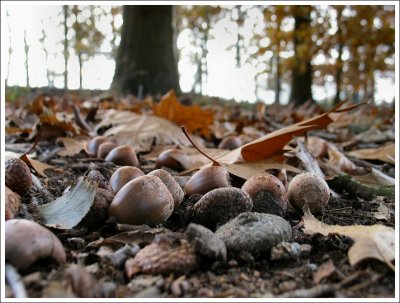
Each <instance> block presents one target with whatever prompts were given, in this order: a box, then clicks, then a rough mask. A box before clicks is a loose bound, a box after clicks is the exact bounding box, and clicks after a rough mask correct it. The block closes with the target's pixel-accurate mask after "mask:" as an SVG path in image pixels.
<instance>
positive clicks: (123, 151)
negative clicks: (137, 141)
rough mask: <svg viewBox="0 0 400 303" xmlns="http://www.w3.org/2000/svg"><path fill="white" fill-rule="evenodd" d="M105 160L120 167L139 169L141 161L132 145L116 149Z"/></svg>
mask: <svg viewBox="0 0 400 303" xmlns="http://www.w3.org/2000/svg"><path fill="white" fill-rule="evenodd" d="M105 160H106V161H109V162H113V163H114V164H116V165H120V166H136V167H139V160H138V158H137V156H136V153H135V150H134V149H133V147H132V146H130V145H121V146H117V147H115V148H114V149H112V150H111V151H110V152H109V153H108V155H107V157H106V158H105Z"/></svg>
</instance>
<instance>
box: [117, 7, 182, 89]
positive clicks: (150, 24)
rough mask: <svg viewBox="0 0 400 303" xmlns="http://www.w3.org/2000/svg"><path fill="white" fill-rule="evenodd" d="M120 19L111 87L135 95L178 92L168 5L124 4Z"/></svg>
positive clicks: (170, 9) (170, 10)
mask: <svg viewBox="0 0 400 303" xmlns="http://www.w3.org/2000/svg"><path fill="white" fill-rule="evenodd" d="M123 20H124V24H123V26H122V35H121V44H120V46H119V50H118V55H117V60H116V68H115V75H114V79H113V83H112V88H113V89H114V90H118V91H120V92H122V93H133V94H135V95H141V94H142V93H143V94H153V95H156V94H164V93H165V92H167V91H168V90H170V89H174V90H175V91H176V92H178V93H180V87H179V77H178V68H177V61H176V58H175V56H174V51H173V45H174V43H175V41H173V37H174V35H173V28H172V6H169V5H163V6H145V5H138V6H124V11H123ZM139 92H140V94H139Z"/></svg>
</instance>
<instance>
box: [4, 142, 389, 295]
mask: <svg viewBox="0 0 400 303" xmlns="http://www.w3.org/2000/svg"><path fill="white" fill-rule="evenodd" d="M16 146H18V145H13V147H12V148H11V145H10V146H9V147H8V149H13V150H15V149H16ZM23 147H24V146H19V148H21V149H23ZM57 148H59V147H58V146H57V144H54V143H52V142H47V143H46V142H41V143H40V144H39V146H38V147H37V148H36V150H37V154H38V160H39V161H42V162H46V163H48V164H51V165H54V166H57V167H59V168H61V170H58V171H54V170H48V171H47V174H48V178H47V180H46V181H45V180H44V179H43V178H39V179H40V180H41V182H43V184H45V185H46V186H45V188H46V189H47V191H48V192H47V193H46V194H44V192H43V191H35V190H31V191H30V192H29V193H28V194H27V195H25V196H24V197H23V199H22V200H23V203H24V205H25V206H28V204H30V203H31V201H32V200H33V198H35V199H34V200H35V201H36V202H37V203H38V204H43V203H46V202H49V201H46V200H48V199H51V198H49V194H50V197H53V198H56V197H59V196H61V195H62V193H63V191H64V189H65V188H67V187H68V186H69V185H70V183H71V181H72V180H76V179H77V178H78V177H80V176H82V175H85V174H87V173H88V172H89V171H90V170H93V169H97V170H99V171H100V172H101V173H102V174H103V175H104V176H105V177H106V178H108V179H109V178H110V176H111V174H112V172H113V171H114V170H115V169H116V168H117V166H115V165H114V164H112V163H107V162H104V161H102V160H99V159H93V158H89V157H88V156H87V155H86V154H85V153H84V152H81V153H80V154H79V155H77V156H74V157H59V156H55V153H54V152H53V151H54V150H55V149H57ZM6 150H7V147H6ZM142 164H143V170H144V171H145V172H146V173H147V172H148V171H150V170H151V169H152V165H153V163H142ZM186 200H187V198H186ZM386 202H387V205H389V206H391V208H392V210H393V213H392V215H391V218H390V220H388V221H382V220H377V219H376V218H375V217H374V215H373V212H375V211H377V208H378V207H379V203H376V202H374V201H366V200H362V199H361V198H359V197H355V198H350V197H346V193H343V195H342V197H341V198H340V199H338V198H333V197H332V198H331V200H330V202H329V204H328V206H327V208H326V209H325V210H324V211H323V212H322V213H321V214H318V215H316V217H317V218H318V219H319V220H321V221H323V222H325V223H327V224H339V225H352V224H361V225H373V224H384V225H387V226H391V227H394V225H395V218H394V203H393V201H386ZM185 203H187V201H186V202H183V204H182V208H183V207H184V205H185ZM30 214H33V215H34V207H32V206H29V207H23V208H22V209H21V211H20V214H19V217H28V218H29V217H30ZM178 214H179V211H178V212H177V214H175V215H174V216H172V217H171V219H170V220H169V221H168V222H167V224H166V227H167V228H168V229H170V230H172V231H174V232H176V231H177V232H183V231H184V229H185V227H186V225H187V222H186V224H185V221H184V220H182V218H180V217H179V215H178ZM286 219H287V220H288V221H289V222H290V224H291V226H292V230H293V241H294V242H297V243H299V244H309V245H311V252H310V253H309V254H307V255H304V256H300V257H297V258H293V259H291V260H278V261H271V260H270V258H269V255H268V254H264V255H258V256H252V255H250V254H246V253H242V254H238V255H231V254H228V258H227V261H226V262H222V261H215V262H210V260H205V259H203V260H202V261H201V262H200V264H199V267H198V269H196V270H195V271H192V272H189V273H187V274H185V275H179V274H173V273H171V274H166V275H149V274H138V275H135V276H134V277H133V279H132V280H129V279H128V278H127V277H126V275H125V273H124V270H123V268H116V267H113V266H110V264H108V263H107V262H104V259H102V258H101V257H100V256H99V251H98V248H93V247H92V248H91V247H88V246H87V244H89V243H90V242H92V241H95V240H98V239H99V238H100V237H103V238H106V237H109V236H112V235H115V234H117V233H118V232H119V231H118V230H117V229H116V228H115V225H113V223H112V222H111V223H110V222H107V223H106V224H105V225H104V226H103V227H102V228H100V229H98V230H86V229H85V228H84V227H82V226H80V227H79V228H75V229H73V230H67V231H60V230H56V229H54V230H52V231H53V232H54V233H55V234H56V235H57V236H58V237H59V239H60V240H61V241H62V243H63V245H64V246H65V248H66V252H67V263H78V264H81V265H83V266H85V267H86V269H87V270H88V271H89V272H91V273H92V274H93V276H94V277H95V278H96V281H97V284H99V285H101V286H100V288H101V292H100V294H99V295H98V296H100V297H156V298H157V297H167V298H169V297H171V298H172V297H187V298H194V297H216V298H247V297H260V298H270V297H306V298H307V297H310V298H311V297H331V298H340V297H347V298H370V297H374V298H377V297H380V298H392V297H394V295H395V293H394V292H395V273H394V272H393V271H392V270H391V269H390V268H388V267H387V266H386V265H385V264H383V263H380V262H379V261H375V260H365V261H363V262H361V263H360V264H358V265H357V266H351V265H350V264H349V261H348V256H347V252H348V250H349V248H350V247H351V245H352V241H351V240H350V239H348V238H346V237H343V236H329V237H324V236H320V235H319V236H310V235H306V234H304V233H303V232H302V228H301V223H302V222H301V216H298V215H294V214H291V215H289V216H287V217H286ZM71 238H75V239H76V238H78V239H79V238H80V239H82V240H71ZM82 242H84V243H83V245H82ZM121 246H122V245H121ZM121 246H120V247H121ZM329 260H331V261H332V262H333V265H334V269H333V271H332V272H331V273H330V274H327V275H326V277H324V278H322V279H321V281H318V282H314V275H315V273H316V271H317V269H318V268H319V267H320V266H321V265H322V264H324V263H326V262H328V261H329ZM64 271H65V267H59V266H58V265H57V264H55V263H54V262H52V261H50V260H41V261H38V262H37V263H35V264H34V265H33V266H31V267H30V268H29V269H28V270H25V271H22V272H20V274H21V275H22V277H23V281H24V284H25V287H26V290H27V293H28V296H29V297H51V296H60V297H63V296H68V295H79V294H77V292H79V291H77V290H75V293H74V292H72V293H71V291H70V290H69V291H68V289H66V286H65V284H62V283H63V278H62V274H63V272H64ZM57 283H58V284H57ZM57 285H58V288H57ZM60 285H62V286H60ZM6 291H8V294H9V295H10V289H9V288H6Z"/></svg>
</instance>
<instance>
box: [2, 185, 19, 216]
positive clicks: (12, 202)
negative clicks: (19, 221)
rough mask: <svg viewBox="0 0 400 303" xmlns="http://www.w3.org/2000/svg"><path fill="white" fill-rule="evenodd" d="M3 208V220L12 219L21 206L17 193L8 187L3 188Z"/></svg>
mask: <svg viewBox="0 0 400 303" xmlns="http://www.w3.org/2000/svg"><path fill="white" fill-rule="evenodd" d="M5 189H6V190H5V193H4V197H5V199H4V200H5V206H4V214H5V219H6V220H9V219H13V218H14V217H15V215H16V214H17V213H18V209H19V207H20V206H21V197H20V195H18V194H17V193H15V192H13V191H12V190H11V189H10V188H9V187H8V186H6V187H5Z"/></svg>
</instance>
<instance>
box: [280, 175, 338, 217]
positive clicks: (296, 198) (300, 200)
mask: <svg viewBox="0 0 400 303" xmlns="http://www.w3.org/2000/svg"><path fill="white" fill-rule="evenodd" d="M287 195H288V199H289V202H290V204H291V205H292V206H293V207H294V208H295V209H296V210H297V211H299V212H301V211H302V209H303V207H304V206H305V205H307V206H308V208H309V209H310V211H311V212H312V213H318V212H320V211H322V210H323V209H324V208H325V207H326V206H327V205H328V202H329V198H330V189H329V186H328V184H327V183H326V182H325V180H324V179H323V178H322V177H321V176H319V175H317V174H315V173H310V172H308V173H301V174H298V175H297V176H295V177H294V178H293V179H292V181H290V183H289V187H288V190H287Z"/></svg>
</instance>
